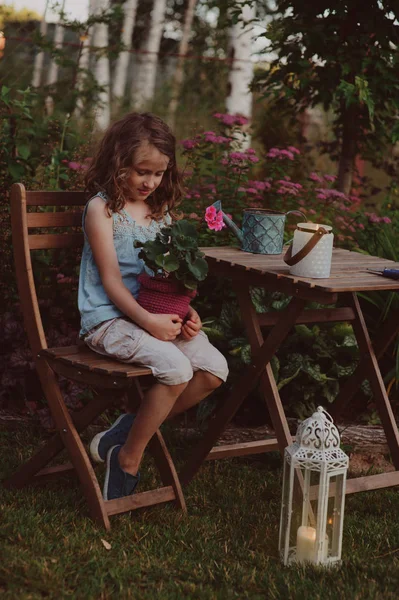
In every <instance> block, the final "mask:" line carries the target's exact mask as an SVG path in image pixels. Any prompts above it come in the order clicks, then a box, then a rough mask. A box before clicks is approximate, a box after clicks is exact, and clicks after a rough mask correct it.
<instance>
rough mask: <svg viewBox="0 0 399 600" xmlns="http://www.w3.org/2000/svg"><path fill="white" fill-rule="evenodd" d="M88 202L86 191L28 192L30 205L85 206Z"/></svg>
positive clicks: (27, 198) (27, 200)
mask: <svg viewBox="0 0 399 600" xmlns="http://www.w3.org/2000/svg"><path fill="white" fill-rule="evenodd" d="M86 202H87V196H86V194H85V193H84V192H41V191H27V192H26V204H27V205H28V206H83V205H84V204H86Z"/></svg>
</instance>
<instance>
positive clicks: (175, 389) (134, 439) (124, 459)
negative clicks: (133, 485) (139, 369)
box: [119, 383, 187, 475]
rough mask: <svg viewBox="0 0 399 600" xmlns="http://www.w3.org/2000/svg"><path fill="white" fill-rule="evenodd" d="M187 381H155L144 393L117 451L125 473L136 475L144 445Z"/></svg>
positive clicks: (166, 414) (165, 415)
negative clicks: (178, 382)
mask: <svg viewBox="0 0 399 600" xmlns="http://www.w3.org/2000/svg"><path fill="white" fill-rule="evenodd" d="M186 386H187V383H181V384H179V385H165V384H162V383H156V384H155V385H153V386H152V387H151V388H150V389H149V390H148V391H147V393H146V394H145V396H144V399H143V401H142V403H141V405H140V407H139V409H138V411H137V415H136V418H135V420H134V422H133V425H132V427H131V429H130V432H129V435H128V437H127V440H126V442H125V444H124V445H123V446H122V448H121V451H120V452H119V464H120V466H121V468H122V469H123V470H124V471H126V472H127V473H131V474H132V475H136V473H137V471H138V470H139V466H140V463H141V459H142V457H143V453H144V450H145V447H146V446H147V444H148V442H149V441H150V439H151V438H152V436H153V435H154V433H155V432H156V430H157V429H158V427H159V426H160V425H161V424H162V423H163V421H164V420H165V419H166V417H167V416H168V414H169V413H170V411H171V410H172V409H173V405H174V404H175V402H176V400H177V398H179V396H180V397H181V395H182V393H184V391H183V390H184V388H185V387H186Z"/></svg>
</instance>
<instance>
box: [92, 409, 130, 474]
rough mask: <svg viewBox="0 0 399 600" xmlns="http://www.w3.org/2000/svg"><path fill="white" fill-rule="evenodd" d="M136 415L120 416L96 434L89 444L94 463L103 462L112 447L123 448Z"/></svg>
mask: <svg viewBox="0 0 399 600" xmlns="http://www.w3.org/2000/svg"><path fill="white" fill-rule="evenodd" d="M135 416H136V415H131V414H126V415H121V416H120V417H118V419H116V421H115V423H114V424H113V425H112V426H111V427H110V428H109V429H107V430H106V431H102V432H101V433H97V435H95V436H94V438H93V439H92V441H91V444H90V454H91V457H92V459H93V460H94V462H105V459H106V458H107V453H108V450H109V449H110V448H112V446H118V445H120V446H123V444H124V443H125V442H126V438H127V436H128V434H129V431H130V428H131V426H132V425H133V421H134V419H135Z"/></svg>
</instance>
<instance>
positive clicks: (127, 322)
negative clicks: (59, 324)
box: [78, 113, 228, 500]
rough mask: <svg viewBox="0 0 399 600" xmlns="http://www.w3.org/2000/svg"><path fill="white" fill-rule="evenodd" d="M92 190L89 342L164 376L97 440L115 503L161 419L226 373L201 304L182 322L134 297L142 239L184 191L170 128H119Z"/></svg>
mask: <svg viewBox="0 0 399 600" xmlns="http://www.w3.org/2000/svg"><path fill="white" fill-rule="evenodd" d="M86 189H87V191H88V193H89V194H90V196H91V199H90V200H89V202H88V203H87V205H86V207H85V210H84V213H83V230H84V234H85V242H84V248H83V255H82V262H81V269H80V278H79V297H78V302H79V310H80V314H81V332H80V334H81V337H82V338H83V339H84V341H85V343H86V344H87V345H88V346H89V347H90V348H91V349H92V350H94V351H95V352H99V353H100V354H104V355H106V356H110V357H113V358H115V359H117V360H120V361H122V362H126V363H135V364H137V365H142V366H145V367H149V368H150V369H151V371H152V373H153V375H154V376H155V378H156V383H155V384H154V385H153V386H152V387H151V388H150V389H149V390H148V392H147V393H146V395H145V397H144V400H143V402H142V403H141V406H140V408H139V410H138V412H137V415H135V416H134V415H130V414H125V415H122V416H121V417H119V419H118V420H117V421H116V422H115V423H114V424H113V425H112V427H111V428H110V429H108V430H107V431H104V432H102V433H99V434H97V435H96V436H95V437H94V439H93V440H92V442H91V444H90V453H91V455H92V457H93V459H94V460H95V461H99V462H104V461H105V460H106V463H107V464H106V475H105V483H104V490H103V494H104V498H105V500H111V499H113V498H119V497H121V496H127V495H129V494H132V493H133V492H134V490H135V488H136V485H137V483H138V481H139V472H138V469H139V465H140V462H141V459H142V456H143V452H144V449H145V447H146V445H147V443H148V442H149V440H150V439H151V437H152V436H153V435H154V433H155V432H156V430H157V429H158V427H159V426H160V425H161V423H163V421H164V420H165V419H166V418H167V417H172V416H174V415H177V414H178V413H180V412H183V411H185V410H187V409H188V408H190V407H192V406H194V405H195V404H197V403H198V402H200V401H201V400H202V399H203V398H205V397H206V396H208V394H210V393H211V392H212V391H213V390H214V389H216V388H217V387H218V386H219V385H220V384H221V383H222V381H226V378H227V374H228V369H227V363H226V360H225V358H224V357H223V355H222V354H221V353H220V352H219V351H218V350H217V349H216V348H214V347H213V346H212V345H211V344H210V343H209V341H208V338H207V336H206V335H205V334H204V333H203V332H202V331H201V320H200V317H199V315H198V313H197V312H196V311H195V310H194V309H193V308H190V312H189V314H188V319H187V321H186V322H185V323H184V324H183V323H182V320H181V319H180V318H179V316H178V315H175V314H167V315H165V314H150V313H148V312H147V311H146V310H145V309H143V308H142V307H141V306H140V305H139V304H138V303H137V302H136V300H135V298H136V297H137V295H138V289H139V283H138V281H137V277H138V275H140V273H141V272H142V271H143V270H144V264H143V261H142V260H140V259H139V258H138V253H139V251H140V250H139V249H136V248H134V241H135V240H140V241H143V242H144V241H146V240H149V239H154V238H155V235H156V233H157V232H158V231H159V230H160V228H161V227H162V226H163V225H166V224H169V223H170V222H171V216H170V215H171V212H172V210H173V208H174V206H175V205H176V203H177V202H178V200H179V199H180V198H181V195H182V187H181V181H180V176H179V173H178V170H177V165H176V157H175V138H174V136H173V134H172V132H171V131H170V129H169V127H168V126H167V125H166V124H165V123H164V122H163V121H162V120H161V119H160V118H158V117H156V116H155V115H152V114H150V113H143V114H138V113H131V114H128V115H126V116H125V117H124V118H122V119H121V120H119V121H118V122H116V123H114V124H113V125H112V126H111V127H110V128H109V129H108V130H107V132H106V133H105V135H104V138H103V140H102V142H101V144H100V147H99V149H98V152H97V154H96V156H95V157H94V159H93V162H92V164H91V166H90V168H89V170H88V172H87V176H86Z"/></svg>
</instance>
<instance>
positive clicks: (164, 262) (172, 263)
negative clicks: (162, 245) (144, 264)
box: [155, 254, 179, 273]
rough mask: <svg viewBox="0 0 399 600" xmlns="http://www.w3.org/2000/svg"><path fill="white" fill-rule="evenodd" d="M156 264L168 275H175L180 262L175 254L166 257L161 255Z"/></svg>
mask: <svg viewBox="0 0 399 600" xmlns="http://www.w3.org/2000/svg"><path fill="white" fill-rule="evenodd" d="M155 263H156V264H157V265H158V267H161V269H163V270H164V271H167V272H168V273H173V271H177V269H178V268H179V260H178V259H177V258H176V256H174V255H173V254H167V255H166V256H165V255H163V254H159V255H158V256H157V257H156V259H155Z"/></svg>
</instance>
